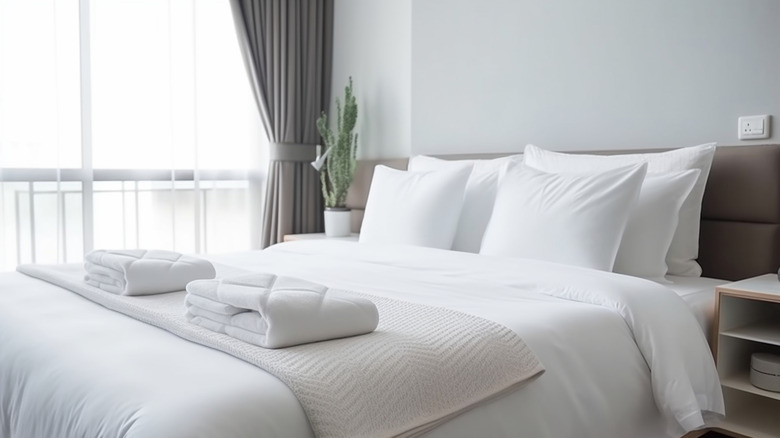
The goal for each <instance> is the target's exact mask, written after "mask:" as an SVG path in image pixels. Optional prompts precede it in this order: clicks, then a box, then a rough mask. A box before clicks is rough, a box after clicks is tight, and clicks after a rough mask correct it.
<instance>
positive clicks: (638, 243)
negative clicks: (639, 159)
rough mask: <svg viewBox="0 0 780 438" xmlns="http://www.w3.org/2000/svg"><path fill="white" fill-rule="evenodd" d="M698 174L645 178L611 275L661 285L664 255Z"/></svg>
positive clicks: (663, 271) (649, 175) (677, 173)
mask: <svg viewBox="0 0 780 438" xmlns="http://www.w3.org/2000/svg"><path fill="white" fill-rule="evenodd" d="M700 173H701V172H700V171H699V170H698V169H693V170H688V171H685V172H671V173H664V174H647V176H646V177H645V181H644V182H643V183H642V189H641V190H640V192H639V199H638V201H637V203H636V204H635V205H634V208H633V210H632V211H631V215H630V216H629V218H628V224H627V225H626V231H625V232H624V233H623V240H621V242H620V248H619V249H618V253H617V258H616V259H615V267H614V268H613V271H614V272H619V273H621V274H627V275H633V276H635V277H643V278H648V279H651V280H655V281H664V279H663V278H664V275H666V271H667V266H666V254H667V252H669V246H670V245H671V244H672V237H674V232H675V230H676V229H677V224H678V222H679V218H680V207H681V206H682V205H683V202H685V200H686V199H687V198H688V194H689V193H691V189H693V186H694V184H696V180H697V179H698V177H699V174H700Z"/></svg>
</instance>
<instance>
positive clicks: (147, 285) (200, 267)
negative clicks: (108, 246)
mask: <svg viewBox="0 0 780 438" xmlns="http://www.w3.org/2000/svg"><path fill="white" fill-rule="evenodd" d="M84 258H85V262H84V269H85V270H86V271H87V274H86V275H85V277H84V281H86V283H87V284H89V285H91V286H94V287H97V288H100V289H102V290H105V291H107V292H111V293H114V294H117V295H151V294H158V293H167V292H174V291H180V290H184V287H185V286H186V285H187V283H189V282H190V281H193V280H199V279H207V278H214V276H215V275H216V271H215V270H214V266H213V265H212V264H211V263H210V262H208V261H206V260H203V259H198V258H195V257H190V256H186V255H183V254H180V253H177V252H173V251H162V250H144V249H132V250H95V251H92V252H90V253H88V254H87V255H86V256H85V257H84Z"/></svg>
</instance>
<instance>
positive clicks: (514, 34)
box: [334, 0, 780, 157]
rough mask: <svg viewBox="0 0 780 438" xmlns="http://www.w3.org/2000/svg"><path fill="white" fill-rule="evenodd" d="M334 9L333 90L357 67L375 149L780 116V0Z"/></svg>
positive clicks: (486, 1) (688, 140) (625, 138)
mask: <svg viewBox="0 0 780 438" xmlns="http://www.w3.org/2000/svg"><path fill="white" fill-rule="evenodd" d="M335 12H336V35H335V41H334V52H335V54H334V56H335V63H334V92H339V93H340V92H341V87H342V86H343V85H342V84H343V83H344V78H345V77H346V75H347V74H352V75H353V77H354V78H355V81H356V84H355V87H356V92H358V93H360V94H359V96H360V98H361V101H362V104H363V108H362V109H361V110H362V113H361V115H362V116H363V119H362V120H361V126H360V129H361V131H360V133H361V136H362V137H363V139H362V141H361V146H362V147H363V150H362V153H363V155H362V156H364V157H392V156H402V155H403V156H407V155H409V154H410V153H411V154H418V153H429V154H436V153H468V152H508V151H518V150H521V149H522V147H523V145H525V144H526V143H536V144H538V145H540V146H544V147H548V148H553V149H558V150H577V149H580V150H587V149H622V148H652V147H675V146H685V145H694V144H699V143H704V142H709V141H718V142H719V143H721V144H738V143H740V141H739V140H738V139H737V117H738V116H740V115H755V114H772V115H774V117H775V119H777V118H778V117H780V50H778V46H779V45H778V43H780V2H778V1H777V0H742V1H734V0H686V1H677V0H654V1H628V2H627V1H624V0H599V1H591V2H585V1H582V0H554V1H538V0H413V1H412V0H403V1H394V0H370V1H368V0H362V1H361V0H336V6H335ZM334 95H335V94H334ZM773 125H774V126H773V127H772V128H776V127H778V126H780V123H778V122H777V120H774V123H773ZM776 130H777V129H773V136H772V138H770V139H769V140H760V141H758V142H771V141H775V142H777V141H778V140H780V135H778V134H777V133H775V132H774V131H776ZM753 143H756V141H754V142H753Z"/></svg>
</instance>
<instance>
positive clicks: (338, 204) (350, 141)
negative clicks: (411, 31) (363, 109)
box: [317, 76, 358, 208]
mask: <svg viewBox="0 0 780 438" xmlns="http://www.w3.org/2000/svg"><path fill="white" fill-rule="evenodd" d="M357 116H358V107H357V102H356V101H355V96H354V95H353V94H352V77H351V76H350V78H349V85H347V86H346V87H345V88H344V108H343V112H342V107H341V102H339V99H338V98H336V132H333V131H332V130H331V129H330V128H329V127H328V116H327V115H326V114H325V112H324V111H323V112H322V114H321V115H320V117H319V118H317V130H318V131H319V133H320V135H321V136H322V141H323V142H324V143H325V150H324V151H323V152H327V151H330V152H329V155H328V157H327V159H326V162H325V168H324V170H323V171H322V172H321V173H320V182H321V183H322V196H323V197H324V198H325V207H327V208H345V207H346V205H347V190H348V189H349V185H350V184H352V177H353V176H354V175H355V165H356V163H357V140H358V135H357V133H353V132H352V131H353V130H354V129H355V123H356V122H357Z"/></svg>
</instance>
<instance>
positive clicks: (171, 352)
mask: <svg viewBox="0 0 780 438" xmlns="http://www.w3.org/2000/svg"><path fill="white" fill-rule="evenodd" d="M321 245H325V246H327V247H329V248H330V255H328V256H321V255H319V251H320V250H319V246H321ZM349 245H351V246H349ZM354 251H355V244H353V243H349V242H338V241H328V242H322V241H321V242H319V243H318V242H314V241H303V242H292V243H288V244H283V245H279V246H277V247H276V248H274V249H273V250H272V251H266V252H262V253H244V254H234V255H226V256H223V257H215V258H214V260H215V261H220V262H223V263H228V264H230V265H233V266H235V267H237V268H241V269H251V270H266V271H274V272H277V273H279V274H286V275H294V276H299V277H305V278H308V279H310V280H312V281H320V282H323V283H326V284H329V285H330V286H334V287H344V288H351V289H354V288H355V286H356V285H363V286H362V287H366V286H365V285H369V286H367V287H369V288H370V290H367V291H366V292H370V293H376V294H378V295H388V296H396V297H399V298H403V299H410V300H413V301H417V302H421V303H425V304H433V305H443V306H446V307H449V308H453V309H456V310H461V311H465V312H467V313H472V314H476V315H478V316H482V317H485V318H488V319H492V320H494V321H497V322H499V323H502V324H504V325H505V326H507V327H509V328H510V329H512V330H514V331H516V332H518V333H519V334H521V336H523V338H524V340H525V342H526V343H527V344H528V345H529V346H530V347H531V348H532V349H533V350H534V352H535V353H536V354H537V355H538V356H539V358H540V360H541V361H542V362H543V364H544V365H545V367H546V373H545V374H544V375H542V376H541V377H540V378H539V379H537V380H536V381H534V382H532V383H531V384H529V385H528V386H527V387H525V388H524V389H522V390H520V391H517V392H514V393H512V394H510V395H508V396H506V397H504V398H502V399H500V400H497V401H494V402H491V403H488V404H485V405H483V406H480V407H478V408H476V409H474V410H473V411H470V412H468V413H466V414H464V415H461V416H460V417H457V418H455V419H453V420H452V421H450V422H448V423H445V424H444V425H443V426H441V427H439V428H438V429H436V430H434V431H432V432H431V433H430V434H429V436H430V437H434V438H439V437H473V436H491V437H502V436H506V437H520V438H523V437H529V438H530V437H555V438H567V437H571V438H574V437H581V438H588V437H593V438H596V437H599V438H611V437H614V438H621V437H626V436H632V437H637V438H643V437H646V438H661V437H669V436H674V435H672V434H669V432H668V429H667V428H668V424H666V423H664V421H663V420H662V418H661V415H660V413H659V411H658V409H657V407H656V405H655V403H654V400H653V397H652V388H651V383H650V373H649V370H648V367H647V364H646V362H645V359H644V358H643V357H642V355H641V354H640V352H639V351H638V350H637V348H636V344H635V342H634V335H633V333H632V332H631V331H630V330H629V328H628V325H627V324H626V323H625V321H624V320H623V319H622V317H621V316H620V315H618V313H616V312H615V311H612V310H610V309H607V308H604V307H600V306H595V305H590V304H583V303H578V302H572V301H566V300H561V299H559V298H554V297H551V296H547V295H541V294H514V295H513V294H507V295H504V296H503V298H500V297H501V296H502V294H505V293H506V292H509V291H510V289H511V287H510V286H511V285H508V286H507V288H504V290H480V283H479V282H474V281H472V280H469V278H470V277H469V276H470V275H471V274H474V273H478V272H477V271H479V269H480V267H479V266H477V264H475V263H469V262H470V261H476V260H477V259H474V258H472V259H469V257H482V256H478V255H474V254H461V253H457V254H454V253H448V254H451V255H446V257H444V259H445V261H446V260H450V261H457V260H459V258H464V259H463V260H464V261H463V262H459V264H458V266H452V267H449V266H447V265H446V263H444V262H441V263H432V264H431V263H428V261H429V259H430V258H431V256H434V257H435V256H437V255H438V254H437V253H436V252H435V250H427V252H426V251H420V252H419V253H418V252H417V251H415V250H414V249H413V248H410V249H408V251H406V252H407V255H408V257H406V258H405V260H403V261H401V260H399V262H398V264H396V265H388V264H385V263H379V260H377V263H375V264H372V263H371V260H370V259H368V260H367V261H366V262H365V263H364V264H362V265H360V266H361V269H360V270H355V269H354V265H352V266H351V267H350V268H348V269H345V270H344V271H343V272H342V271H336V272H334V270H333V266H332V265H331V264H330V263H329V262H330V261H332V260H333V259H337V258H338V257H339V253H340V252H343V253H344V254H346V253H352V252H354ZM441 255H442V256H444V254H443V253H442V254H441ZM426 264H427V265H428V266H423V265H426ZM402 265H403V266H402ZM416 265H419V270H415V269H416V268H415V266H416ZM471 266H473V269H474V272H469V269H470V267H471ZM453 289H456V291H455V292H453ZM497 298H500V299H499V303H500V304H499V305H496V299H497ZM0 389H2V393H0V408H2V410H1V411H0V436H2V437H9V438H10V437H23V436H61V437H68V436H117V437H145V436H166V437H170V438H176V437H201V436H202V437H206V436H220V437H226V438H227V437H256V436H258V435H260V436H264V437H276V436H279V437H308V436H311V432H310V430H309V427H308V422H307V420H306V417H305V415H304V413H303V410H302V409H301V407H300V405H299V404H298V402H297V400H296V399H295V397H294V396H293V395H292V393H291V392H290V391H289V390H288V389H287V388H286V387H285V386H284V385H283V384H282V383H281V382H279V381H278V380H277V379H275V378H274V377H272V376H270V375H269V374H268V373H266V372H264V371H262V370H260V369H258V368H255V367H253V366H251V365H249V364H247V363H244V362H242V361H240V360H238V359H235V358H233V357H231V356H228V355H226V354H223V353H221V352H217V351H215V350H211V349H209V348H205V347H202V346H200V345H196V344H193V343H190V342H188V341H185V340H182V339H179V338H177V337H176V336H174V335H172V334H170V333H167V332H165V331H163V330H160V329H157V328H155V327H151V326H149V325H146V324H143V323H141V322H138V321H135V320H132V319H130V318H127V317H125V316H123V315H121V314H118V313H115V312H112V311H109V310H107V309H104V308H102V307H99V306H97V305H95V304H94V303H91V302H89V301H87V300H85V299H83V298H81V297H79V296H76V295H75V294H73V293H70V292H67V291H64V290H62V289H60V288H57V287H55V286H52V285H49V284H46V283H43V282H40V281H37V280H34V279H31V278H28V277H25V276H23V275H21V274H17V273H8V274H0ZM41 413H46V415H43V416H42V414H41Z"/></svg>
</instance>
